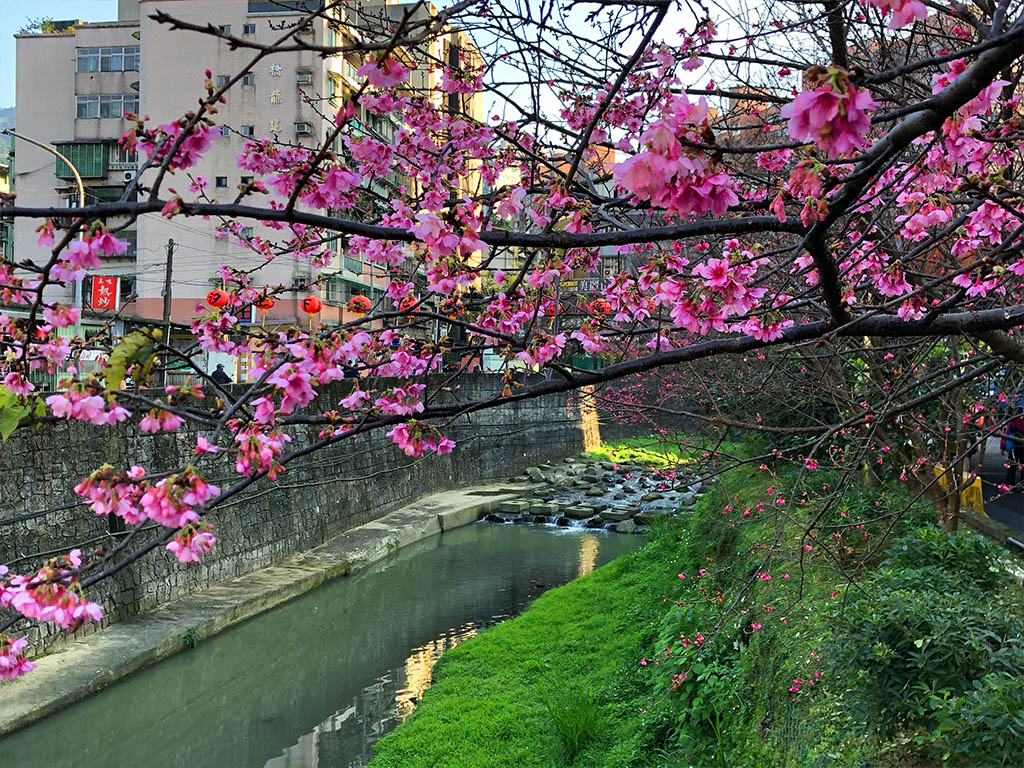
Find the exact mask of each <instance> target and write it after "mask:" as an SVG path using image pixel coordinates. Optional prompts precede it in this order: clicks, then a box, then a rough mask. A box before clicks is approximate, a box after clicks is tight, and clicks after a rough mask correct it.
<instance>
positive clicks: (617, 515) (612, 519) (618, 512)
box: [601, 509, 632, 523]
mask: <svg viewBox="0 0 1024 768" xmlns="http://www.w3.org/2000/svg"><path fill="white" fill-rule="evenodd" d="M631 516H632V513H631V512H630V511H629V510H628V509H606V510H604V511H603V512H601V519H602V520H607V521H608V522H609V523H621V522H622V521H623V520H629V518H630V517H631Z"/></svg>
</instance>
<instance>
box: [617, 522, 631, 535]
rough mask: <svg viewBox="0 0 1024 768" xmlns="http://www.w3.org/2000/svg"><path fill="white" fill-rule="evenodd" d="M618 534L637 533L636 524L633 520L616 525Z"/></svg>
mask: <svg viewBox="0 0 1024 768" xmlns="http://www.w3.org/2000/svg"><path fill="white" fill-rule="evenodd" d="M615 532H616V533H636V523H634V522H633V521H632V520H623V521H622V522H621V523H616V524H615Z"/></svg>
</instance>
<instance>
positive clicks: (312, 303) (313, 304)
mask: <svg viewBox="0 0 1024 768" xmlns="http://www.w3.org/2000/svg"><path fill="white" fill-rule="evenodd" d="M323 306H324V303H323V302H322V301H320V297H319V296H307V297H306V298H304V299H303V300H302V311H303V312H305V313H306V314H307V315H315V314H317V313H318V312H319V311H320V310H321V309H323Z"/></svg>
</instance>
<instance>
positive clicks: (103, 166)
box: [54, 142, 110, 179]
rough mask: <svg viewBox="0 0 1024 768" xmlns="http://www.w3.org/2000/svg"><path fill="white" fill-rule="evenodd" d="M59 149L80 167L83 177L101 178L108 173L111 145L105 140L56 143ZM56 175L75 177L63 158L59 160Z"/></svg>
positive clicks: (79, 170) (68, 177)
mask: <svg viewBox="0 0 1024 768" xmlns="http://www.w3.org/2000/svg"><path fill="white" fill-rule="evenodd" d="M54 146H55V147H57V151H58V152H60V153H61V154H62V155H64V157H66V158H67V159H68V161H70V163H71V165H73V166H75V168H76V169H78V173H79V174H80V175H81V176H82V178H83V179H101V178H103V177H104V176H106V175H107V167H108V166H107V163H108V161H109V157H110V154H109V152H110V148H109V145H107V144H105V143H103V142H91V143H88V144H86V143H74V142H64V143H56V144H54ZM56 175H57V178H58V179H73V178H75V174H74V172H72V170H71V168H69V167H68V164H67V163H65V162H64V161H63V160H61V159H59V158H58V160H57V169H56Z"/></svg>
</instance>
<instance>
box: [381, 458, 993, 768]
mask: <svg viewBox="0 0 1024 768" xmlns="http://www.w3.org/2000/svg"><path fill="white" fill-rule="evenodd" d="M655 446H656V447H655ZM665 448H666V446H665V444H664V443H663V442H661V441H654V440H651V441H645V440H636V439H634V440H626V441H621V442H619V443H616V444H613V445H610V446H605V448H604V449H603V450H602V452H597V453H595V454H592V455H597V456H600V457H601V458H607V459H608V460H611V461H620V462H627V461H630V462H631V461H637V458H636V457H639V456H641V455H644V452H648V454H650V453H652V452H654V451H655V450H657V451H661V452H662V454H661V455H663V456H665V455H668V456H671V457H673V458H671V459H668V458H666V459H663V460H665V461H675V460H678V459H679V458H682V457H684V455H693V454H692V453H691V452H692V451H693V450H695V449H694V448H692V447H690V446H685V445H679V444H675V447H674V449H670V450H669V451H668V452H666V451H665ZM725 450H737V452H738V450H742V447H740V448H739V449H736V447H735V446H727V447H726V448H725ZM673 451H674V452H673ZM776 472H777V474H776ZM793 476H794V473H793V471H792V468H791V467H789V468H787V467H786V465H781V466H780V467H778V468H775V467H764V468H761V467H758V466H754V465H753V464H751V465H744V466H741V467H738V468H736V469H734V470H733V471H730V472H729V473H727V474H726V475H724V476H722V477H721V478H720V480H719V481H718V482H716V483H714V484H713V485H712V486H711V487H710V492H709V493H708V494H707V495H705V496H704V498H703V499H702V500H701V502H700V504H699V506H698V508H697V510H696V511H695V512H694V514H693V515H692V516H690V517H689V518H688V519H686V520H677V521H675V522H672V521H665V522H663V523H659V524H658V525H657V526H656V530H654V531H653V532H652V534H651V536H650V537H649V542H648V544H647V545H646V546H645V547H644V548H643V549H641V550H639V551H638V552H635V553H632V554H630V555H627V556H624V557H622V558H620V559H618V560H616V561H614V562H612V563H610V564H608V565H606V566H604V567H603V568H600V569H598V570H597V571H595V572H594V573H592V574H590V575H588V576H586V577H584V578H582V579H578V580H576V581H573V582H571V583H569V584H567V585H566V586H564V587H560V588H558V589H554V590H551V591H549V592H547V593H546V594H544V595H543V596H541V597H540V598H539V599H538V600H537V601H536V602H534V603H533V605H531V606H530V608H529V609H528V610H527V611H526V612H525V613H523V614H522V615H521V616H519V617H518V618H515V619H512V620H510V621H507V622H505V623H503V624H500V625H498V626H497V627H495V628H493V629H491V630H488V631H486V632H484V633H483V634H481V635H479V636H477V637H475V638H472V639H470V640H468V641H467V642H465V643H463V644H462V645H460V646H458V647H457V648H455V649H454V650H452V651H449V652H448V653H446V654H445V655H444V656H443V657H442V659H441V661H440V663H439V664H438V666H437V668H436V670H435V676H436V682H435V683H434V685H433V686H432V687H431V688H430V689H429V690H428V691H427V692H426V695H425V696H424V699H423V701H422V702H421V703H420V705H419V707H418V708H417V709H416V711H414V712H413V714H412V715H411V716H410V717H409V719H408V720H407V721H406V722H405V723H404V724H403V725H402V726H401V727H400V728H398V730H397V731H395V732H394V733H393V734H391V735H390V736H388V737H386V738H385V739H383V740H382V741H381V742H380V743H379V744H378V747H377V756H376V757H375V758H374V759H373V760H372V761H371V763H370V768H435V767H436V768H498V767H501V766H509V767H510V768H511V767H514V768H684V767H692V766H702V767H703V766H709V767H710V766H725V765H727V766H730V768H737V767H738V766H744V767H748V768H807V767H808V766H810V765H816V766H829V767H830V768H857V767H858V766H863V765H872V766H878V768H882V767H883V766H885V767H886V768H896V767H898V768H910V767H911V766H913V767H914V768H919V767H920V766H921V765H924V764H925V763H920V762H916V761H915V759H914V758H913V753H912V751H908V749H906V748H905V745H904V744H903V742H901V741H899V740H896V741H892V742H889V743H883V742H882V741H881V740H880V739H878V738H876V737H874V736H871V735H869V734H870V733H871V731H870V730H865V727H864V723H862V722H861V721H860V720H858V717H859V716H858V715H856V714H855V711H854V710H853V709H851V705H852V704H856V702H857V700H856V699H851V698H850V696H851V692H852V690H853V689H852V687H851V686H852V685H853V682H855V680H856V679H857V678H856V674H857V670H856V669H852V668H849V664H847V663H846V661H845V660H844V658H845V657H843V656H842V655H839V656H838V657H837V656H835V655H832V656H830V655H829V654H828V652H827V649H828V648H830V647H831V646H832V645H833V644H834V643H835V641H836V640H837V636H836V632H837V626H838V624H837V623H836V622H837V621H839V620H840V618H841V616H840V613H839V611H840V608H841V607H842V605H843V603H844V601H843V590H844V589H845V584H844V583H843V582H844V580H843V577H842V576H841V574H840V573H839V572H838V571H837V569H836V567H835V563H834V562H833V560H832V559H831V558H820V559H819V560H815V559H813V557H812V556H805V555H806V552H805V550H804V549H803V546H802V544H803V542H804V539H803V538H802V531H801V528H800V526H799V525H798V524H797V523H798V521H800V520H807V519H812V518H814V517H816V516H817V515H818V513H819V512H820V511H821V510H822V506H821V505H822V498H823V496H827V495H829V494H830V493H831V489H832V488H833V487H835V485H834V484H835V482H836V480H835V478H834V477H832V476H830V475H827V474H826V473H824V472H821V473H819V474H816V475H815V479H814V482H815V484H816V487H817V488H819V489H821V490H820V491H816V490H815V488H814V487H809V492H808V494H807V495H806V496H805V495H803V494H801V495H799V496H797V497H794V499H793V500H792V503H791V505H789V507H788V512H787V513H786V514H785V515H784V516H783V515H782V513H781V512H780V511H779V508H778V505H776V504H774V503H772V501H771V498H772V497H770V496H769V495H768V492H767V487H768V486H769V485H770V486H775V487H777V488H787V487H789V486H788V485H787V484H788V483H789V481H790V480H791V479H792V477H793ZM787 495H788V492H787ZM905 501H906V500H905V499H904V498H901V497H900V496H899V495H898V494H897V495H895V496H894V495H893V494H892V493H888V494H882V495H881V496H879V493H878V491H877V490H876V489H861V488H856V487H855V488H851V489H849V490H848V491H846V492H844V494H843V495H842V497H841V498H840V499H839V500H838V502H837V503H836V504H835V505H834V506H833V507H831V508H829V509H828V510H826V511H828V513H829V514H830V515H831V516H832V517H831V518H830V519H834V520H843V521H845V522H846V523H847V524H853V527H851V529H850V532H849V533H848V534H846V535H844V537H843V539H842V541H839V540H833V539H831V538H830V544H831V545H832V548H833V551H834V552H835V557H836V558H837V561H838V562H839V563H842V564H845V565H849V564H851V563H852V564H858V563H861V562H864V564H865V565H866V566H867V568H866V570H865V571H864V572H863V573H862V574H861V582H860V583H861V585H862V587H863V586H867V585H870V584H871V579H872V578H873V574H879V575H881V576H882V577H883V578H888V577H885V576H884V573H885V572H884V569H883V570H879V571H876V570H875V569H876V568H877V567H878V566H879V564H880V562H881V560H882V559H883V558H884V557H885V556H886V552H885V550H884V548H883V549H882V551H877V552H876V551H874V548H875V544H876V542H877V541H878V537H880V536H881V535H882V534H883V533H884V532H886V531H887V530H888V527H889V525H890V521H889V520H888V519H886V518H885V517H884V516H879V512H880V511H881V510H884V509H885V508H893V509H899V508H902V506H903V505H904V503H905ZM880 504H881V505H883V506H878V505H880ZM745 512H747V513H749V514H745ZM925 514H926V513H925V512H924V511H920V512H918V513H915V514H914V515H910V516H909V517H908V518H907V519H905V520H903V521H901V522H900V523H899V524H897V525H895V526H894V529H893V530H892V531H890V533H891V534H892V535H894V536H898V535H903V534H905V533H906V532H907V531H909V530H911V529H914V528H916V527H919V526H922V525H926V521H925V520H924V519H923V518H922V517H921V515H925ZM929 517H930V516H929ZM858 524H859V525H858ZM776 536H778V537H779V539H778V540H779V542H780V543H781V545H782V546H781V547H780V549H779V550H778V551H777V552H776V554H775V555H774V557H773V559H772V560H771V562H770V564H769V565H767V566H765V564H764V549H763V544H764V542H768V541H773V540H774V539H775V537H776ZM914 541H918V542H919V544H920V542H922V541H923V542H925V543H928V542H929V541H930V539H928V538H927V537H926V536H925V537H922V536H920V535H919V536H918V537H917V539H914ZM940 543H943V545H944V546H945V543H946V539H945V538H943V539H942V542H940ZM920 546H924V545H923V544H920ZM919 548H920V547H919ZM947 548H948V547H947ZM817 549H818V547H817V545H816V547H815V549H813V550H811V551H812V553H814V552H816V551H817ZM943 551H945V549H943ZM917 557H918V559H923V560H924V561H925V562H930V561H932V560H935V559H936V557H934V556H931V555H929V554H928V553H927V552H925V553H924V554H923V555H921V554H919V555H917ZM762 568H765V569H766V570H769V571H771V575H772V578H771V579H766V580H762V579H758V580H756V582H755V583H753V585H749V584H748V585H746V586H744V584H745V583H746V581H747V580H748V579H749V577H750V575H751V574H753V573H754V572H755V571H754V569H757V570H760V569H762ZM954 570H963V568H960V567H958V568H956V569H954ZM684 572H685V574H686V575H687V578H686V579H679V578H678V576H677V574H679V573H684ZM982 575H985V574H982ZM740 587H742V588H743V589H744V593H743V595H744V603H743V604H744V605H747V606H750V613H749V614H747V615H746V616H742V617H737V616H735V615H734V616H732V617H731V618H730V619H729V621H727V622H725V624H724V625H723V628H722V631H721V632H719V633H716V634H715V635H714V637H712V638H710V639H709V641H708V642H707V643H706V644H704V645H701V646H696V647H695V646H689V648H690V649H691V650H689V651H685V652H684V651H682V650H681V647H680V645H679V638H680V636H681V635H686V636H688V637H689V638H693V637H694V633H695V632H698V631H706V629H707V628H708V627H709V626H712V625H713V624H715V622H716V620H717V619H718V617H719V614H718V611H719V607H718V605H719V604H718V602H717V600H715V599H709V596H714V595H721V596H722V597H723V599H725V600H728V599H729V598H730V597H731V596H732V595H734V594H736V590H737V589H738V588H740ZM1003 589H1004V590H1009V589H1010V587H1009V586H1005V587H1003ZM937 593H941V590H938V591H937ZM858 594H859V593H858ZM940 597H941V595H939V597H937V598H936V599H939V598H940ZM929 599H931V598H929ZM769 607H770V609H769ZM783 619H784V621H783ZM750 622H757V623H758V624H759V626H758V627H756V628H755V627H753V625H752V624H751V623H750ZM844 631H848V630H844ZM669 645H672V646H674V654H673V655H672V656H671V657H664V656H663V655H662V652H663V651H664V650H665V648H666V647H668V646H669ZM694 648H696V650H694ZM641 658H644V659H647V660H648V663H647V665H646V666H641V665H640V663H639V662H640V659H641ZM684 671H685V672H686V673H687V677H686V681H685V683H683V684H681V685H679V686H678V687H677V689H676V690H669V686H668V685H667V682H668V680H669V676H670V675H671V674H673V673H677V672H684ZM818 672H821V673H822V676H821V677H817V676H816V673H818ZM798 678H799V679H800V680H804V681H807V680H811V679H813V680H815V684H814V686H813V687H812V686H810V685H805V687H804V689H803V690H802V691H801V692H800V693H799V694H798V695H794V694H793V693H791V692H790V686H791V685H792V684H793V683H794V681H795V680H796V679H798ZM993 700H994V699H993ZM986 701H988V700H986ZM990 703H991V702H990ZM858 711H859V710H858ZM979 711H980V705H979ZM986 711H987V710H986ZM868 725H871V724H868ZM872 727H873V726H872ZM915 733H916V732H915ZM915 733H910V734H909V735H906V738H911V737H913V736H915ZM904 736H905V734H901V735H900V738H901V739H902V738H904ZM906 743H907V744H910V741H907V742H906ZM980 764H981V763H979V765H980ZM986 765H987V763H986Z"/></svg>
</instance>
